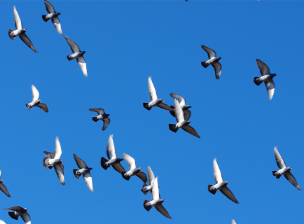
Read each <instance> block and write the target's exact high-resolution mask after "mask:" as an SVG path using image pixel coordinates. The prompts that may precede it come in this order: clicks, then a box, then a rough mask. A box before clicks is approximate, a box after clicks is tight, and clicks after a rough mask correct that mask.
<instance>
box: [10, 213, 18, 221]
mask: <svg viewBox="0 0 304 224" xmlns="http://www.w3.org/2000/svg"><path fill="white" fill-rule="evenodd" d="M8 214H9V216H10V217H11V218H12V219H16V220H18V215H16V214H15V212H8Z"/></svg>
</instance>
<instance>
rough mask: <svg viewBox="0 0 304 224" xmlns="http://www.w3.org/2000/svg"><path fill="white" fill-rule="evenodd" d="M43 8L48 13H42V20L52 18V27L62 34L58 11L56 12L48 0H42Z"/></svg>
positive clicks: (45, 20)
mask: <svg viewBox="0 0 304 224" xmlns="http://www.w3.org/2000/svg"><path fill="white" fill-rule="evenodd" d="M44 1H45V2H44V4H45V8H46V11H47V12H48V13H49V14H48V15H43V16H42V19H43V20H44V22H47V21H49V20H50V19H51V20H52V23H53V25H54V27H55V28H56V30H57V32H58V33H59V34H60V35H62V29H61V24H60V20H59V18H58V16H59V15H60V14H61V13H60V12H56V11H55V9H54V7H53V5H52V4H51V3H50V2H49V1H48V0H44Z"/></svg>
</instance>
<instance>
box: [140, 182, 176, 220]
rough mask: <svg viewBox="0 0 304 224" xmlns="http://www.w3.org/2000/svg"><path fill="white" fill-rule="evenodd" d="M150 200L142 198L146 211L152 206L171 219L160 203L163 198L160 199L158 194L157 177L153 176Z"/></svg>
mask: <svg viewBox="0 0 304 224" xmlns="http://www.w3.org/2000/svg"><path fill="white" fill-rule="evenodd" d="M151 195H152V201H148V200H144V208H145V209H146V210H147V211H150V209H151V208H152V207H155V208H156V210H157V211H159V212H160V213H161V214H163V215H164V216H165V217H167V218H169V219H172V218H171V216H170V215H169V213H168V211H167V210H166V209H165V208H164V206H163V205H162V203H163V202H164V201H165V200H164V199H160V196H159V187H158V177H156V178H155V180H154V181H153V185H152V194H151Z"/></svg>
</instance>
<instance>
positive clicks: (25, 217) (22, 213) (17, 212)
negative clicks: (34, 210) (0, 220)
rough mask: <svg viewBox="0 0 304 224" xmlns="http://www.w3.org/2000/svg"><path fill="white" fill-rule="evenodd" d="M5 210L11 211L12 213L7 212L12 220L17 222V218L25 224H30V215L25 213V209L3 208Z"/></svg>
mask: <svg viewBox="0 0 304 224" xmlns="http://www.w3.org/2000/svg"><path fill="white" fill-rule="evenodd" d="M5 209H6V210H13V211H14V212H8V214H9V216H10V217H11V218H12V219H15V220H18V218H19V216H21V218H22V219H23V221H24V222H25V224H31V218H30V215H29V214H28V213H27V211H28V209H27V208H22V207H20V206H14V207H10V208H5Z"/></svg>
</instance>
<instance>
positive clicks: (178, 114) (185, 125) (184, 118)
mask: <svg viewBox="0 0 304 224" xmlns="http://www.w3.org/2000/svg"><path fill="white" fill-rule="evenodd" d="M174 104H175V118H176V121H177V124H169V129H170V130H171V131H173V132H177V131H178V129H179V128H182V129H183V130H184V131H186V132H188V133H189V134H191V135H193V136H195V137H198V138H200V136H199V135H198V134H197V132H196V131H195V129H194V128H193V127H191V126H190V125H189V124H190V122H191V121H188V120H189V118H190V116H191V112H190V111H189V110H185V111H184V112H183V110H182V108H181V106H180V104H179V102H178V100H177V99H174Z"/></svg>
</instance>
